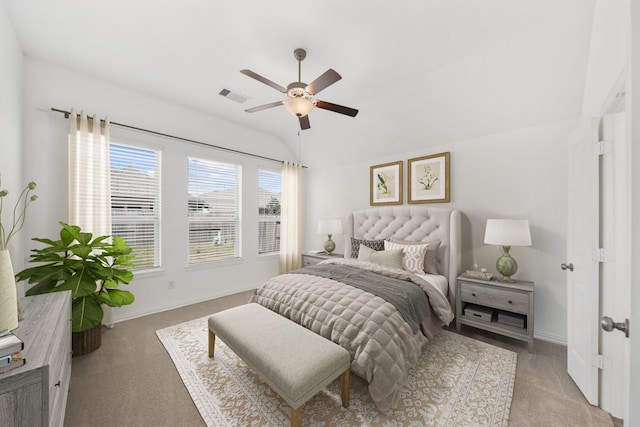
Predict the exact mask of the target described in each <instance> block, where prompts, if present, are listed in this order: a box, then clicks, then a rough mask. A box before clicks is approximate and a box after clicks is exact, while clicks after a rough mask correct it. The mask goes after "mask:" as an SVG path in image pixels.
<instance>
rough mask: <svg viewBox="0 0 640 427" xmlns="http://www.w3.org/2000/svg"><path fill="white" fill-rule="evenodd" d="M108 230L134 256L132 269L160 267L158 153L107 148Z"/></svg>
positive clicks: (124, 148)
mask: <svg viewBox="0 0 640 427" xmlns="http://www.w3.org/2000/svg"><path fill="white" fill-rule="evenodd" d="M110 157H111V159H110V163H111V230H112V234H113V235H114V236H120V237H122V238H123V239H124V240H125V241H126V242H127V245H129V246H130V247H131V248H132V252H133V255H135V257H136V258H135V261H134V262H135V265H136V266H135V269H136V270H141V269H146V268H153V267H159V266H160V194H161V192H160V182H161V179H160V152H159V151H154V150H149V149H143V148H139V147H133V146H128V145H121V144H113V143H112V144H110Z"/></svg>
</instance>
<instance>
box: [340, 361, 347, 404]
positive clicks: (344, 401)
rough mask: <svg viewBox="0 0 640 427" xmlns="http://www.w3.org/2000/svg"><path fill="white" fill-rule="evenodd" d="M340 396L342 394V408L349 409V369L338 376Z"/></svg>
mask: <svg viewBox="0 0 640 427" xmlns="http://www.w3.org/2000/svg"><path fill="white" fill-rule="evenodd" d="M340 394H342V406H343V407H344V408H348V407H349V368H347V370H346V371H344V372H343V373H342V375H340Z"/></svg>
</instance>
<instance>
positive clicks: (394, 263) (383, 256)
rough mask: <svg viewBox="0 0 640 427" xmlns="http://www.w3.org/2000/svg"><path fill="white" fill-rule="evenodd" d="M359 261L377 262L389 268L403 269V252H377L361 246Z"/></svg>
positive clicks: (399, 250)
mask: <svg viewBox="0 0 640 427" xmlns="http://www.w3.org/2000/svg"><path fill="white" fill-rule="evenodd" d="M358 260H359V261H368V262H375V263H376V264H382V265H386V266H389V267H395V268H402V267H403V266H402V250H401V249H398V250H395V251H376V250H373V249H371V248H369V247H367V246H365V245H360V251H359V252H358Z"/></svg>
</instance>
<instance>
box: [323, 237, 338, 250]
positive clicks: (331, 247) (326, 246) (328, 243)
mask: <svg viewBox="0 0 640 427" xmlns="http://www.w3.org/2000/svg"><path fill="white" fill-rule="evenodd" d="M328 237H329V238H328V239H327V241H326V242H324V251H325V252H326V254H327V255H331V253H332V252H333V251H334V250H335V249H336V243H335V242H334V241H333V240H331V234H329V236H328Z"/></svg>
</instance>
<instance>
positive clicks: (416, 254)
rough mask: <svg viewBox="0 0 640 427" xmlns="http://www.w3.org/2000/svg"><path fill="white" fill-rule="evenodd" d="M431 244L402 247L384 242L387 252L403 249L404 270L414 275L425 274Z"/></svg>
mask: <svg viewBox="0 0 640 427" xmlns="http://www.w3.org/2000/svg"><path fill="white" fill-rule="evenodd" d="M428 247H429V243H423V244H420V245H401V244H399V243H393V242H389V241H385V242H384V249H385V250H394V249H402V268H404V269H405V270H407V271H408V272H410V273H413V274H424V257H425V255H426V253H427V248H428Z"/></svg>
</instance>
